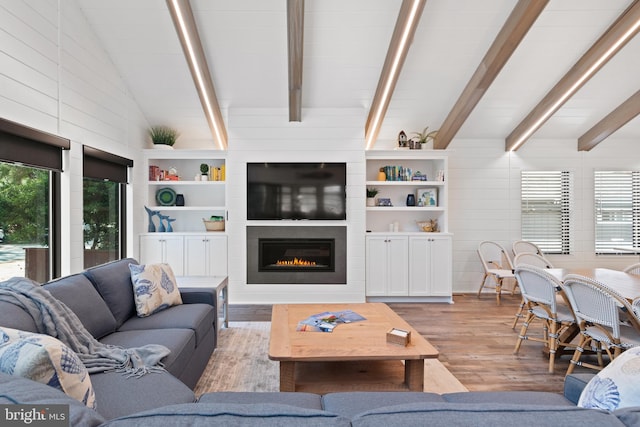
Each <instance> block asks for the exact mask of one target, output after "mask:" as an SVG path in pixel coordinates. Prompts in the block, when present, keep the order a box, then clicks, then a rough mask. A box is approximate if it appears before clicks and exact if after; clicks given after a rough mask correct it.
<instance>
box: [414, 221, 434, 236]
mask: <svg viewBox="0 0 640 427" xmlns="http://www.w3.org/2000/svg"><path fill="white" fill-rule="evenodd" d="M416 224H418V228H419V229H420V230H422V231H426V232H427V233H435V232H437V231H438V220H437V219H430V220H427V221H416Z"/></svg>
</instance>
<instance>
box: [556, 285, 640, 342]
mask: <svg viewBox="0 0 640 427" xmlns="http://www.w3.org/2000/svg"><path fill="white" fill-rule="evenodd" d="M562 289H563V290H564V292H565V294H566V295H567V298H568V300H569V303H570V304H571V308H572V310H573V313H574V314H575V316H576V319H577V320H578V321H585V322H591V323H594V324H598V325H601V326H605V327H607V328H608V329H610V330H611V334H612V336H613V337H614V338H620V322H621V320H625V321H626V323H630V324H631V326H633V327H634V328H635V329H636V330H640V329H639V328H640V322H639V320H638V317H637V316H636V315H635V313H634V312H633V308H632V307H631V304H629V302H628V301H627V300H626V299H625V298H624V297H623V296H621V295H619V294H618V293H617V292H615V291H614V290H613V289H611V288H609V287H607V286H606V285H604V284H602V283H600V282H598V281H596V280H593V279H590V278H588V277H584V276H579V275H577V274H569V275H568V276H566V277H565V278H564V283H563V284H562ZM621 313H625V316H624V319H621V317H620V314H621Z"/></svg>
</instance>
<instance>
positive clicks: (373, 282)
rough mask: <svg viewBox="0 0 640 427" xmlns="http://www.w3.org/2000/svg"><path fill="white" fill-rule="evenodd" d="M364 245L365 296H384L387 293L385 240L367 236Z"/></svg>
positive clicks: (383, 237)
mask: <svg viewBox="0 0 640 427" xmlns="http://www.w3.org/2000/svg"><path fill="white" fill-rule="evenodd" d="M366 243H367V246H366V258H365V261H366V278H365V280H366V288H367V296H384V295H386V293H387V269H388V267H387V238H386V236H367V242H366Z"/></svg>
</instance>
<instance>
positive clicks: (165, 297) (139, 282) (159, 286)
mask: <svg viewBox="0 0 640 427" xmlns="http://www.w3.org/2000/svg"><path fill="white" fill-rule="evenodd" d="M129 270H131V282H132V283H133V296H134V298H135V302H136V311H137V312H138V316H139V317H146V316H150V315H151V314H153V313H157V312H158V311H160V310H164V309H165V308H167V307H171V306H172V305H179V304H182V298H181V297H180V291H179V290H178V285H177V284H176V283H177V282H176V278H175V276H174V275H173V270H171V266H169V264H147V265H136V264H129Z"/></svg>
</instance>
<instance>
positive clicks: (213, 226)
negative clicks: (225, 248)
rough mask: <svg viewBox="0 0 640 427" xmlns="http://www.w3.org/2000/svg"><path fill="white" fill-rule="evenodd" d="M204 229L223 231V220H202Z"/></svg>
mask: <svg viewBox="0 0 640 427" xmlns="http://www.w3.org/2000/svg"><path fill="white" fill-rule="evenodd" d="M202 222H204V227H205V228H206V229H207V231H224V219H222V220H209V219H204V218H202Z"/></svg>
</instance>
